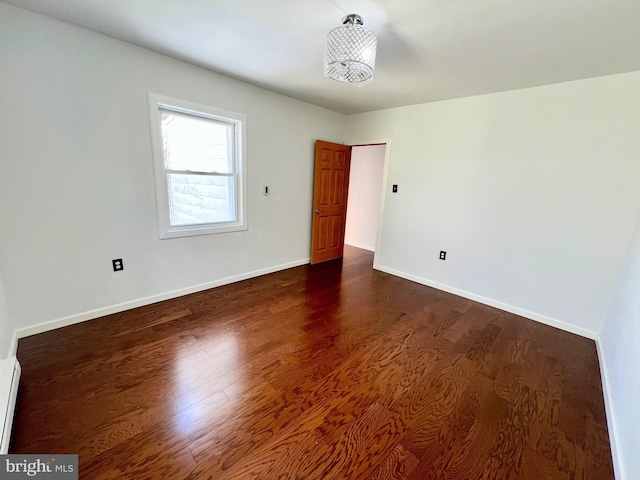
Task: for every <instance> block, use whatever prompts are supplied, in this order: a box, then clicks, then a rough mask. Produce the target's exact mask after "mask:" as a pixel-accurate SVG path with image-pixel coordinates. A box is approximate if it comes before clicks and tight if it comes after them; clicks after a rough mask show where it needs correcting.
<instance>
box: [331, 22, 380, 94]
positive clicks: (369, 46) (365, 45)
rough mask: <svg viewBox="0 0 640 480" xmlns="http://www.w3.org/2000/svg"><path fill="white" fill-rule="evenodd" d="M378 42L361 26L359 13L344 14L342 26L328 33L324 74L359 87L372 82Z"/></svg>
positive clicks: (369, 31) (370, 32)
mask: <svg viewBox="0 0 640 480" xmlns="http://www.w3.org/2000/svg"><path fill="white" fill-rule="evenodd" d="M377 44H378V40H377V39H376V36H375V35H374V33H373V32H372V31H371V30H369V29H368V28H365V27H364V25H363V23H362V17H361V16H360V15H356V14H355V13H352V14H350V15H347V16H346V17H344V19H343V20H342V26H341V27H338V28H334V29H333V30H331V31H330V32H329V33H328V34H327V47H326V49H325V53H324V76H325V77H328V78H331V79H333V80H337V81H338V82H346V83H350V84H351V85H356V86H358V87H362V86H364V85H367V84H369V83H371V82H372V81H373V69H374V67H375V64H376V47H377Z"/></svg>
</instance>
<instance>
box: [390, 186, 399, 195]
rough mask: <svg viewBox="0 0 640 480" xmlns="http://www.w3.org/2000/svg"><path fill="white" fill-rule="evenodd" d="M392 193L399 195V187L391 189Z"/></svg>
mask: <svg viewBox="0 0 640 480" xmlns="http://www.w3.org/2000/svg"><path fill="white" fill-rule="evenodd" d="M391 191H392V192H393V193H398V185H394V186H393V187H391Z"/></svg>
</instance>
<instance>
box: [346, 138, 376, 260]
mask: <svg viewBox="0 0 640 480" xmlns="http://www.w3.org/2000/svg"><path fill="white" fill-rule="evenodd" d="M385 148H386V147H385V145H366V146H360V147H353V149H352V151H351V173H350V174H349V201H348V203H347V224H346V227H345V235H344V242H345V243H346V244H347V245H352V246H354V247H358V248H364V249H366V250H370V251H374V250H375V247H376V236H377V234H378V220H379V218H380V201H381V196H382V173H383V171H384V154H385Z"/></svg>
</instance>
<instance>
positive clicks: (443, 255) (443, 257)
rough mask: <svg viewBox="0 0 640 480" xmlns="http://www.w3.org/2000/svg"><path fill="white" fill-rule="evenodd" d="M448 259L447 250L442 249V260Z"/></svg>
mask: <svg viewBox="0 0 640 480" xmlns="http://www.w3.org/2000/svg"><path fill="white" fill-rule="evenodd" d="M446 259H447V252H445V251H443V250H440V260H446Z"/></svg>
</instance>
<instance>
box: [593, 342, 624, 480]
mask: <svg viewBox="0 0 640 480" xmlns="http://www.w3.org/2000/svg"><path fill="white" fill-rule="evenodd" d="M596 350H597V351H598V362H599V363H600V379H601V381H602V394H603V395H602V396H603V397H604V409H605V412H606V415H607V428H608V430H609V444H610V445H611V457H612V459H613V470H614V474H615V478H616V480H626V479H627V478H629V477H627V476H626V475H625V472H624V468H623V465H622V462H621V459H620V453H619V452H618V445H619V442H618V429H617V428H616V415H615V409H614V407H613V405H614V403H613V398H612V396H611V387H610V383H609V369H608V368H607V359H606V357H605V354H604V352H603V351H602V346H601V345H600V336H599V335H598V338H597V339H596Z"/></svg>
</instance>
